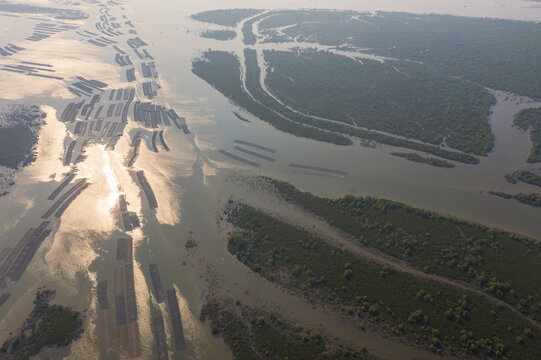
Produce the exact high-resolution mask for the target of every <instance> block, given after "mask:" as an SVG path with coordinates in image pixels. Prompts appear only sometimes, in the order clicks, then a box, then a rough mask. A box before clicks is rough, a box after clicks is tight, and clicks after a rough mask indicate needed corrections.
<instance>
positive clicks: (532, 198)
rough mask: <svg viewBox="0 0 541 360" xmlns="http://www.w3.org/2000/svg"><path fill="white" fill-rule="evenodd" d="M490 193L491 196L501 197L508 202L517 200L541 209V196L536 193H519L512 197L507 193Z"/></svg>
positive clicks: (490, 191)
mask: <svg viewBox="0 0 541 360" xmlns="http://www.w3.org/2000/svg"><path fill="white" fill-rule="evenodd" d="M488 193H489V194H490V195H494V196H498V197H501V198H502V199H508V200H509V199H515V200H517V201H518V202H520V203H522V204H526V205H530V206H533V207H541V196H540V195H538V194H535V193H531V194H523V193H519V194H515V195H512V194H509V193H506V192H501V191H492V190H489V191H488Z"/></svg>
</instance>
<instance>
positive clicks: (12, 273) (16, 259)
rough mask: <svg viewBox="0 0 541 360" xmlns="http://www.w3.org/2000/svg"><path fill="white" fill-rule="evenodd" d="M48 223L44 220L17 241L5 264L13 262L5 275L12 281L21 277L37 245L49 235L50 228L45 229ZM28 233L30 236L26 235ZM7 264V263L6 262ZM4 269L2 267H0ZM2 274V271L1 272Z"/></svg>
mask: <svg viewBox="0 0 541 360" xmlns="http://www.w3.org/2000/svg"><path fill="white" fill-rule="evenodd" d="M48 225H49V222H48V221H44V222H42V223H41V225H40V226H39V227H38V228H37V229H31V230H33V231H28V232H27V233H26V234H25V236H24V237H23V238H22V239H21V241H19V243H18V244H17V247H16V248H15V249H14V250H13V252H12V253H11V254H10V257H9V258H8V260H6V263H5V264H4V265H6V264H8V262H9V263H11V261H13V263H12V264H11V266H10V267H9V270H7V274H6V275H7V276H9V277H10V278H11V280H13V281H17V280H19V279H20V278H21V276H22V275H23V273H24V271H25V270H26V268H27V267H28V265H29V264H30V261H31V260H32V258H33V257H34V254H35V253H36V251H37V250H38V248H39V246H40V245H41V243H42V242H43V240H45V239H46V238H47V236H49V234H50V233H51V230H46V229H45V228H46V227H47V226H48ZM28 235H30V236H28ZM12 259H13V260H12ZM8 265H9V264H8ZM2 271H4V269H2ZM2 275H3V272H2Z"/></svg>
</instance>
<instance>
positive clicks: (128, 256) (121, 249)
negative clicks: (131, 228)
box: [116, 238, 133, 261]
mask: <svg viewBox="0 0 541 360" xmlns="http://www.w3.org/2000/svg"><path fill="white" fill-rule="evenodd" d="M116 259H117V260H125V261H132V259H133V239H132V238H121V239H118V241H117V247H116Z"/></svg>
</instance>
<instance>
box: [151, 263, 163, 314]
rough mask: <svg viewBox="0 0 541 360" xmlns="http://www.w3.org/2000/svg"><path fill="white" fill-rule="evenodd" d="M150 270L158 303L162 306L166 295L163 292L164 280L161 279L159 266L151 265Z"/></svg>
mask: <svg viewBox="0 0 541 360" xmlns="http://www.w3.org/2000/svg"><path fill="white" fill-rule="evenodd" d="M148 268H149V271H150V278H151V279H152V286H153V287H154V295H155V296H156V302H157V303H158V304H161V303H162V302H163V301H164V300H165V293H164V291H163V285H162V279H161V278H160V272H159V270H158V264H150V265H149V267H148Z"/></svg>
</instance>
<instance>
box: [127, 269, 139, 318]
mask: <svg viewBox="0 0 541 360" xmlns="http://www.w3.org/2000/svg"><path fill="white" fill-rule="evenodd" d="M124 270H125V271H124V274H125V275H126V305H127V307H128V322H132V321H136V320H137V302H136V298H135V280H134V277H133V263H130V264H127V265H126V266H125V267H124Z"/></svg>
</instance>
